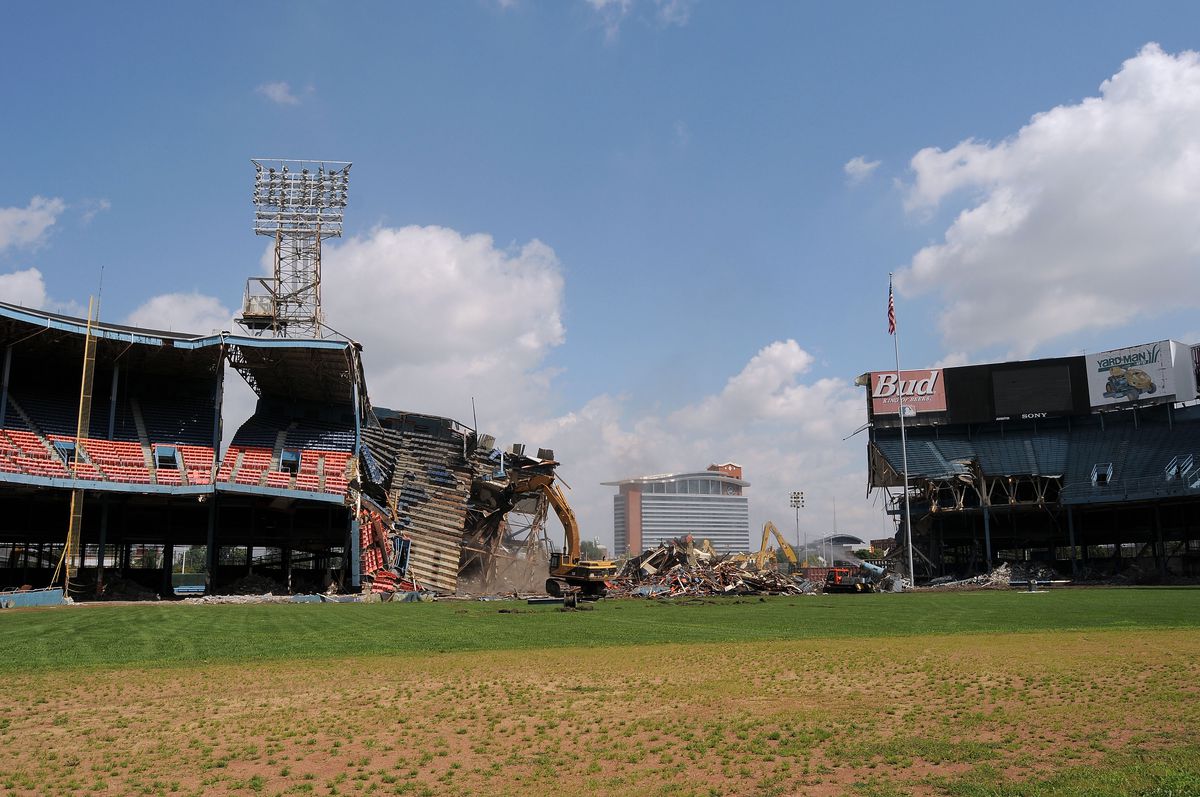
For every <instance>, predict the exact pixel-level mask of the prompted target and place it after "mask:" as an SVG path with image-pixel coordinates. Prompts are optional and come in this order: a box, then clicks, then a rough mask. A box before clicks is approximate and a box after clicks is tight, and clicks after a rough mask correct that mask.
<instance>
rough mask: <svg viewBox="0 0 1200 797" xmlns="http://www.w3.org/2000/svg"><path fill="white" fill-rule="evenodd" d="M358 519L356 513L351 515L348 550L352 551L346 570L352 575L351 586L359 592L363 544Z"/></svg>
mask: <svg viewBox="0 0 1200 797" xmlns="http://www.w3.org/2000/svg"><path fill="white" fill-rule="evenodd" d="M358 534H359V532H358V518H357V517H356V516H355V515H354V513H351V514H350V540H349V542H350V544H349V545H347V546H346V548H347V549H348V550H349V551H350V556H349V557H348V561H347V562H346V569H347V570H348V571H349V573H350V586H351V587H352V588H353V589H354V591H355V592H357V591H358V590H359V589H360V588H361V587H362V543H361V540H360V539H359V536H358Z"/></svg>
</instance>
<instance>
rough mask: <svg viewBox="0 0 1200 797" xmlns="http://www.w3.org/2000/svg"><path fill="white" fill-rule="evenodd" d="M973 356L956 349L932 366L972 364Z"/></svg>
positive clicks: (955, 366)
mask: <svg viewBox="0 0 1200 797" xmlns="http://www.w3.org/2000/svg"><path fill="white" fill-rule="evenodd" d="M970 364H971V358H970V357H969V356H967V353H966V352H965V351H954V352H950V353H949V354H947V355H946V356H945V357H943V358H942V359H940V360H938V361H937V362H935V363H934V364H933V365H931V366H929V367H930V368H957V367H958V366H960V365H970Z"/></svg>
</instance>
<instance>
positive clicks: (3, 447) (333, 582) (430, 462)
mask: <svg viewBox="0 0 1200 797" xmlns="http://www.w3.org/2000/svg"><path fill="white" fill-rule="evenodd" d="M0 350H2V354H0V357H2V362H3V380H2V383H0V589H5V588H19V587H22V586H25V585H30V586H35V587H41V586H46V585H47V584H49V583H50V582H51V580H52V578H53V577H54V576H55V573H56V572H57V571H58V569H59V566H60V565H63V566H65V569H66V570H67V571H68V572H70V574H71V583H72V589H71V595H72V597H75V598H84V599H86V598H90V597H93V596H99V595H101V594H106V593H107V594H109V595H111V594H112V590H110V589H109V587H110V586H113V585H118V584H119V585H121V588H122V590H123V594H126V595H128V594H130V590H131V589H132V590H133V591H134V592H135V593H136V594H137V595H145V596H153V595H156V594H157V595H162V596H170V595H172V594H173V593H174V592H175V589H174V587H175V586H177V585H178V581H179V578H180V574H179V573H177V572H173V571H174V570H175V567H174V565H175V563H176V556H175V552H176V551H179V550H180V549H181V548H186V549H188V550H189V551H202V552H203V558H202V560H201V561H195V560H194V559H193V560H192V561H191V562H190V569H191V570H192V573H193V575H192V577H193V578H195V579H198V580H199V584H197V586H198V587H201V588H203V589H204V590H205V591H207V592H210V593H214V592H215V593H220V592H226V591H230V589H231V587H232V588H234V589H235V590H236V589H239V587H238V585H239V583H240V584H242V585H243V586H245V585H246V584H247V583H248V582H250V583H253V585H255V586H259V585H263V584H264V583H269V584H271V585H273V587H274V588H276V589H278V590H279V591H286V592H317V591H320V592H326V591H342V592H357V591H359V590H360V589H368V588H369V589H371V590H372V591H375V592H383V593H386V592H392V591H396V590H398V589H423V590H430V591H435V592H440V593H453V592H455V591H456V589H457V586H458V580H459V577H460V574H464V575H466V576H468V577H470V578H471V579H472V581H473V583H475V584H478V585H482V586H483V587H484V588H492V587H495V586H497V585H496V583H495V577H496V575H497V573H498V572H499V571H500V570H501V569H502V568H500V567H499V562H500V561H501V560H510V561H509V566H506V567H504V568H503V570H504V572H505V573H511V571H512V569H513V568H512V566H511V565H513V564H517V565H519V566H520V567H522V568H524V569H525V570H528V571H529V572H528V573H526V574H525V575H526V576H529V577H532V576H534V575H536V576H537V577H539V578H540V579H541V580H544V579H545V562H546V560H547V558H548V550H547V549H548V541H547V540H545V538H544V535H543V534H542V531H541V526H538V525H536V523H534V522H532V521H528V520H526V522H525V523H524V525H523V526H522V525H521V518H522V517H526V518H527V517H532V518H534V520H535V521H536V522H537V523H540V522H543V521H544V519H545V514H546V513H545V505H544V503H545V502H544V498H542V497H541V496H540V495H536V494H526V493H524V492H522V490H521V488H520V487H519V485H520V484H523V483H525V482H528V481H529V475H530V474H531V473H536V474H542V475H543V477H544V476H545V475H550V476H553V474H554V471H555V468H556V466H557V464H558V463H557V462H555V461H554V460H553V452H550V451H546V450H539V452H538V454H539V456H538V457H531V456H526V455H525V454H524V453H523V452H524V446H521V445H514V446H513V450H512V451H509V452H501V451H499V450H497V449H496V448H495V442H496V441H495V439H494V438H493V437H491V436H490V435H481V434H478V433H477V432H476V431H475V430H473V429H470V428H468V427H466V426H464V425H463V424H460V423H458V422H456V421H454V420H452V419H449V418H441V417H436V416H429V415H423V414H417V413H405V412H395V411H391V410H385V409H382V408H377V407H373V406H372V405H371V402H370V399H369V397H368V392H367V384H366V378H365V375H364V373H363V368H362V361H361V351H360V346H359V345H358V344H357V343H354V342H352V341H349V340H344V339H292V338H267V337H255V336H243V335H234V334H230V333H228V332H222V333H219V334H214V335H208V336H197V335H187V334H182V333H176V332H165V331H159V330H150V329H141V328H135V327H128V326H121V325H115V324H106V323H98V322H97V323H93V324H91V325H89V324H88V322H87V321H86V320H84V319H79V318H72V317H68V316H63V315H59V314H55V313H49V312H45V311H41V310H31V309H28V308H24V307H18V306H15V305H10V304H4V303H0ZM88 360H91V361H92V362H94V365H93V366H91V367H90V369H89V368H88V367H87V366H86V365H85V362H86V361H88ZM81 372H82V373H84V374H85V375H86V374H88V373H90V374H91V378H90V379H88V378H84V379H81ZM227 372H229V373H231V374H236V375H237V376H238V377H240V378H242V379H244V380H245V381H246V382H247V383H248V384H249V385H250V387H251V388H252V389H253V390H254V392H255V393H256V394H257V397H258V398H257V403H256V406H255V410H254V413H253V415H252V416H251V417H250V418H249V419H247V420H246V421H245V422H244V423H242V424H241V425H240V426H239V427H238V428H237V429H236V430H233V433H232V435H231V436H230V435H229V434H228V430H226V429H224V427H223V423H222V403H223V396H224V390H225V384H224V380H225V378H226V377H225V375H226V373H227ZM85 394H86V395H90V402H89V401H87V400H85V398H84V395H85ZM89 404H90V412H84V411H81V408H85V407H88V406H89ZM85 415H86V416H90V417H88V418H87V420H86V421H85V422H83V423H84V426H83V428H82V429H80V428H79V424H80V422H81V418H82V417H83V416H85ZM539 502H540V503H539ZM76 506H77V507H78V509H79V519H80V525H79V538H78V540H77V541H75V542H74V543H73V544H72V545H71V546H70V547H69V548H67V546H66V541H67V539H68V527H69V523H68V521H69V520H73V519H74V517H75V515H74V512H73V507H76ZM65 548H66V549H67V550H69V555H64V549H65ZM186 562H187V560H186V559H185V567H188V565H187V564H186ZM196 571H199V572H200V575H196ZM501 586H502V585H501ZM114 588H115V587H114ZM258 591H260V592H261V591H265V590H263V589H259V590H258Z"/></svg>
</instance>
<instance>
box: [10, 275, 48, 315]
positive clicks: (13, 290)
mask: <svg viewBox="0 0 1200 797" xmlns="http://www.w3.org/2000/svg"><path fill="white" fill-rule="evenodd" d="M0 301H2V302H8V303H9V304H19V305H23V306H25V307H33V308H43V307H45V306H46V283H45V281H44V280H43V279H42V272H40V271H38V270H37V269H36V268H27V269H25V270H24V271H14V272H12V273H11V274H0Z"/></svg>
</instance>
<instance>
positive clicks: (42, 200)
mask: <svg viewBox="0 0 1200 797" xmlns="http://www.w3.org/2000/svg"><path fill="white" fill-rule="evenodd" d="M66 207H67V206H66V203H64V202H63V201H62V200H61V199H58V198H53V199H47V198H46V197H41V196H35V197H34V198H33V199H31V200H29V204H28V205H27V206H25V207H23V208H15V207H13V208H0V252H3V251H4V250H5V249H8V248H9V247H36V246H37V245H39V244H40V243H42V241H43V240H45V235H46V231H47V230H49V229H50V228H51V227H53V226H54V223H55V222H57V221H58V217H59V215H60V214H61V213H62V212H63V211H64V210H66Z"/></svg>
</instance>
